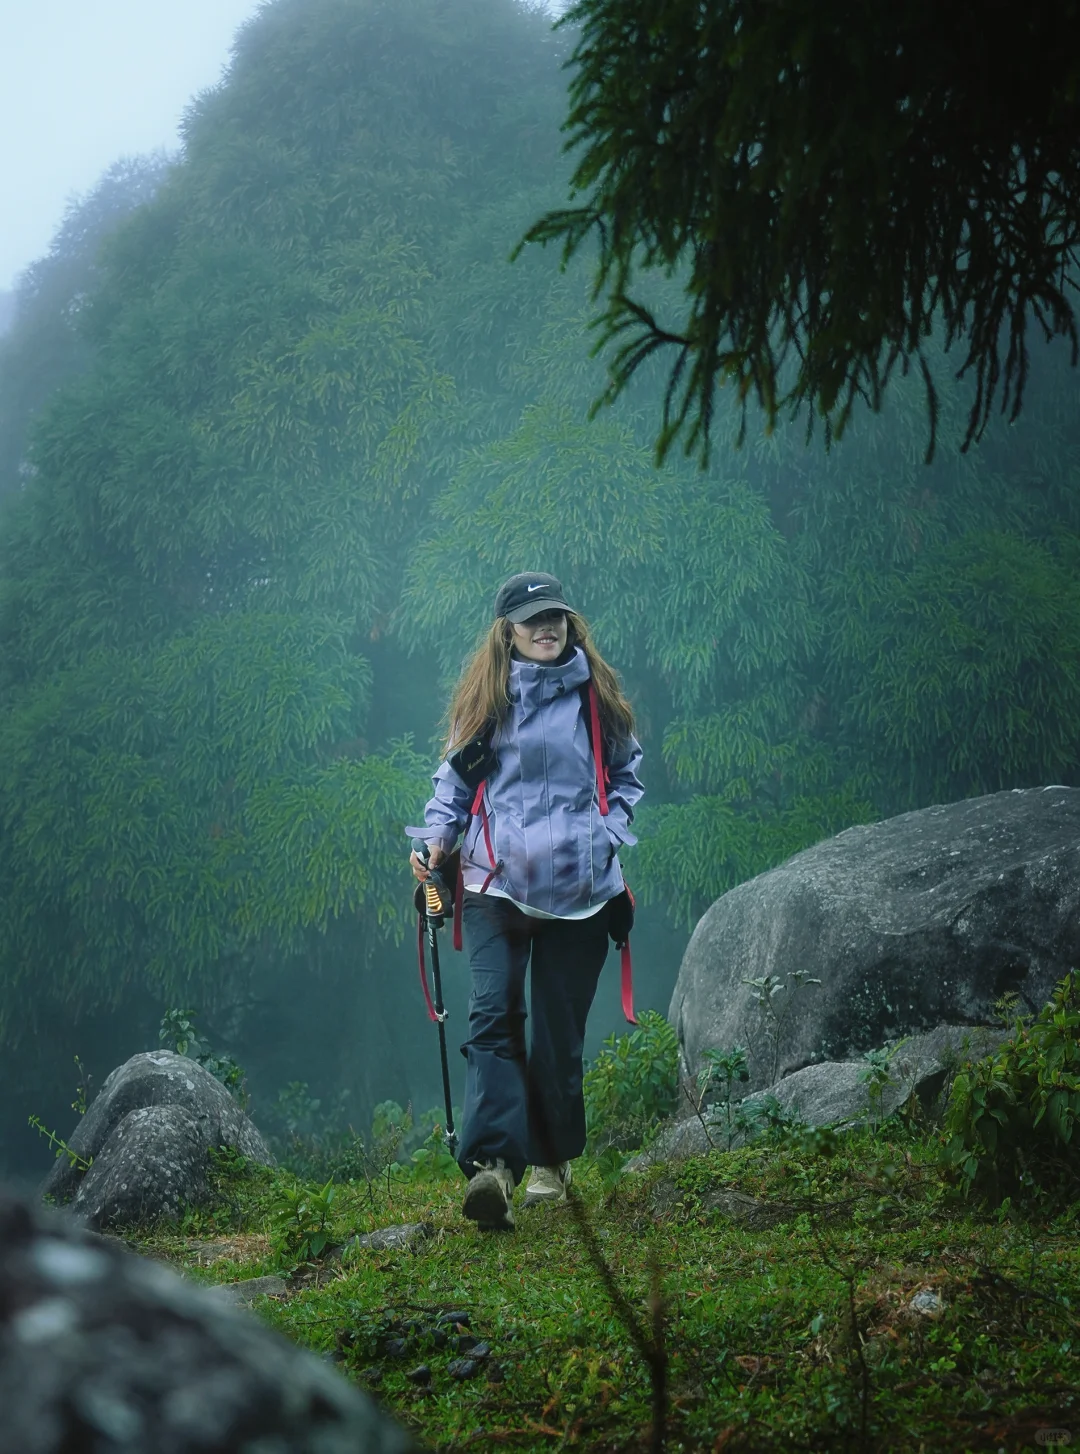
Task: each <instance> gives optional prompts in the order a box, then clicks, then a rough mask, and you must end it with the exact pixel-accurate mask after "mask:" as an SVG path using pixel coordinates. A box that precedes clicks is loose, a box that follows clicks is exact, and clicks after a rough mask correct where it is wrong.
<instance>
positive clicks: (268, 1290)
mask: <svg viewBox="0 0 1080 1454" xmlns="http://www.w3.org/2000/svg"><path fill="white" fill-rule="evenodd" d="M288 1290H289V1289H288V1284H287V1283H286V1281H285V1279H284V1278H283V1277H248V1278H245V1279H244V1280H243V1282H219V1283H217V1284H215V1285H214V1286H213V1287H208V1288H207V1289H206V1291H207V1292H208V1293H209V1294H210V1296H211V1297H214V1298H217V1300H218V1302H223V1303H228V1304H230V1306H232V1307H242V1308H246V1307H250V1305H251V1304H252V1303H253V1302H254V1301H255V1299H256V1298H257V1297H281V1296H282V1294H283V1293H286V1292H288Z"/></svg>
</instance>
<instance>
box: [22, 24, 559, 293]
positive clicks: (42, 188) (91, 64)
mask: <svg viewBox="0 0 1080 1454" xmlns="http://www.w3.org/2000/svg"><path fill="white" fill-rule="evenodd" d="M565 4H566V0H549V5H550V8H551V9H552V11H553V12H554V11H560V10H562V9H563V8H564V6H565ZM259 8H260V0H182V3H177V0H171V3H165V0H0V291H3V290H4V289H6V288H10V287H11V286H12V284H13V282H14V281H15V278H16V276H17V275H18V274H19V273H20V272H22V270H23V268H25V267H27V266H28V265H29V264H30V263H32V262H33V261H34V260H35V259H36V258H39V257H41V256H42V255H43V254H44V253H45V252H47V250H48V247H49V242H50V241H51V239H52V235H53V233H54V232H55V231H56V228H57V227H58V226H59V223H60V220H61V218H62V217H63V214H64V209H65V207H66V205H67V203H68V202H69V201H70V200H72V199H73V198H74V197H76V196H82V195H85V194H86V193H87V192H89V191H90V190H91V189H92V188H93V187H94V185H95V183H96V182H97V181H98V179H99V178H100V176H101V174H102V173H103V172H104V171H105V170H106V169H107V168H108V167H109V166H111V165H112V163H113V162H115V161H117V160H119V158H120V157H122V156H134V155H143V154H145V153H147V152H152V151H156V150H158V149H161V148H164V149H165V150H166V151H172V150H174V149H175V148H176V147H177V145H178V137H177V131H176V128H177V124H178V122H179V120H180V116H181V114H182V113H183V110H184V108H185V106H186V105H187V103H188V102H189V101H190V100H191V98H192V97H193V96H195V95H196V94H197V93H198V92H199V91H202V90H204V89H205V88H206V87H208V86H212V85H214V84H215V82H217V81H218V80H220V79H221V74H222V71H223V69H224V67H225V65H226V64H227V62H228V59H229V47H230V44H231V42H232V37H233V35H234V33H235V32H236V30H237V28H238V27H239V26H240V25H241V24H242V23H243V21H245V20H246V19H248V17H249V16H251V15H254V14H255V12H256V11H257V10H258V9H259Z"/></svg>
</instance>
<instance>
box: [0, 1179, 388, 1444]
mask: <svg viewBox="0 0 1080 1454" xmlns="http://www.w3.org/2000/svg"><path fill="white" fill-rule="evenodd" d="M0 1410H2V1414H0V1454H66V1451H74V1450H84V1449H85V1450H94V1451H95V1454H147V1451H149V1450H168V1451H170V1454H196V1451H199V1454H207V1451H213V1450H221V1451H225V1450H228V1451H229V1454H410V1451H414V1450H415V1448H416V1446H415V1444H414V1443H413V1442H412V1440H411V1439H410V1438H409V1437H408V1435H407V1434H406V1433H405V1432H404V1430H403V1429H401V1428H400V1427H399V1426H398V1425H396V1424H394V1423H393V1422H392V1421H391V1420H390V1419H388V1418H387V1417H385V1416H384V1415H383V1414H381V1413H380V1412H379V1411H378V1410H377V1409H376V1407H375V1406H374V1404H373V1403H372V1402H371V1401H370V1400H369V1399H368V1398H367V1397H366V1396H365V1395H364V1394H363V1393H361V1392H360V1391H359V1390H357V1389H354V1388H352V1387H351V1386H350V1385H349V1384H348V1383H347V1382H346V1381H345V1380H344V1379H343V1378H342V1377H341V1376H340V1375H339V1374H338V1373H336V1372H335V1371H334V1370H333V1369H331V1368H329V1367H328V1366H327V1365H326V1364H325V1363H324V1362H322V1361H321V1360H320V1359H318V1358H316V1357H314V1356H313V1355H312V1354H310V1353H306V1352H303V1351H302V1350H300V1349H298V1348H296V1347H294V1346H293V1345H292V1344H291V1343H289V1342H287V1341H286V1339H284V1338H282V1337H280V1336H279V1335H278V1334H276V1333H274V1332H272V1331H271V1330H270V1329H269V1328H266V1327H265V1326H263V1325H262V1324H261V1323H259V1322H258V1320H257V1319H256V1318H254V1317H252V1316H251V1314H250V1313H247V1312H243V1311H239V1310H234V1309H232V1308H229V1307H227V1306H225V1305H224V1304H223V1303H222V1302H221V1301H220V1299H217V1298H215V1297H213V1296H211V1294H210V1292H209V1290H208V1289H204V1288H199V1287H196V1286H195V1285H193V1284H191V1283H187V1282H184V1281H183V1280H182V1279H181V1278H179V1277H177V1276H176V1275H175V1274H174V1273H172V1272H169V1271H168V1270H167V1269H166V1268H164V1267H161V1266H159V1265H158V1264H157V1263H155V1262H151V1261H149V1260H148V1259H144V1258H140V1257H136V1256H133V1255H132V1254H131V1253H129V1252H127V1251H126V1250H125V1249H124V1248H122V1247H120V1246H118V1245H116V1244H115V1243H114V1242H110V1241H106V1240H105V1239H103V1238H99V1237H95V1236H94V1235H93V1234H92V1233H89V1232H84V1231H81V1230H80V1229H79V1228H78V1227H76V1226H75V1225H73V1224H72V1223H71V1222H70V1219H68V1218H66V1217H61V1215H60V1214H59V1213H55V1212H54V1213H51V1214H49V1213H47V1212H44V1211H32V1210H31V1209H30V1208H29V1207H28V1206H27V1205H25V1204H24V1203H21V1202H18V1201H14V1200H10V1199H6V1198H3V1197H2V1196H0Z"/></svg>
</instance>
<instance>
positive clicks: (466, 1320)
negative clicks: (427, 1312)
mask: <svg viewBox="0 0 1080 1454" xmlns="http://www.w3.org/2000/svg"><path fill="white" fill-rule="evenodd" d="M435 1321H436V1323H443V1324H446V1323H457V1324H458V1325H459V1326H460V1327H462V1328H467V1327H468V1326H469V1324H470V1323H471V1322H472V1318H471V1316H470V1315H469V1314H468V1313H463V1312H450V1313H440V1314H439V1316H438V1317H437V1318H436V1319H435Z"/></svg>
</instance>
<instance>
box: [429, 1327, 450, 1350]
mask: <svg viewBox="0 0 1080 1454" xmlns="http://www.w3.org/2000/svg"><path fill="white" fill-rule="evenodd" d="M429 1334H430V1337H431V1341H432V1342H433V1343H434V1344H435V1347H436V1348H445V1347H446V1330H445V1329H444V1328H431V1329H429Z"/></svg>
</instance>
